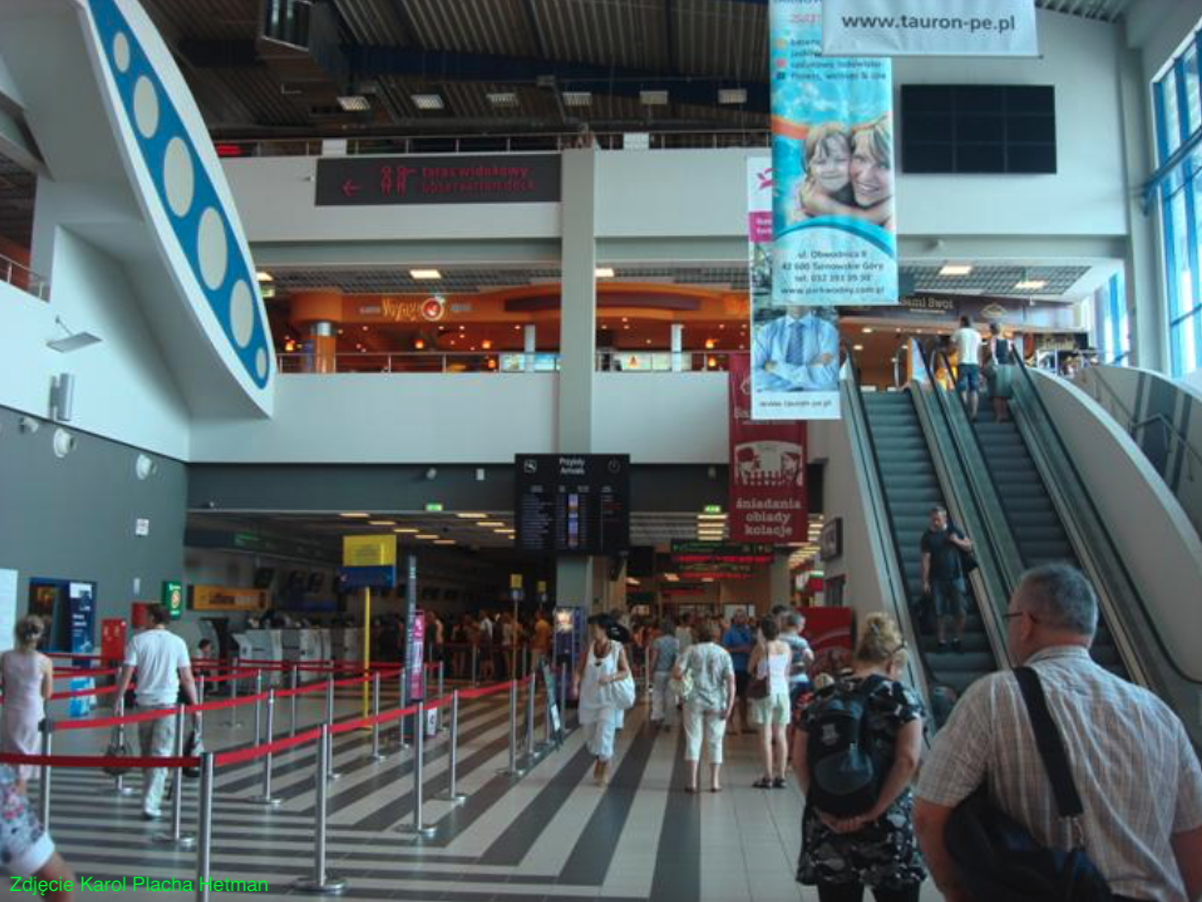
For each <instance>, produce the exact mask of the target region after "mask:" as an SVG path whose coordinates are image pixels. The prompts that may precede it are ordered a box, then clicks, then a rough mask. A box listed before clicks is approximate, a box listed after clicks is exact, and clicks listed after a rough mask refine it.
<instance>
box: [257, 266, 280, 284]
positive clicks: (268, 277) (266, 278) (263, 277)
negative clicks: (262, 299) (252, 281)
mask: <svg viewBox="0 0 1202 902" xmlns="http://www.w3.org/2000/svg"><path fill="white" fill-rule="evenodd" d="M255 278H256V279H257V280H258V281H259V282H274V281H275V276H273V275H272V274H271V273H269V272H268V271H267V270H265V269H260V270H259V271H258V272H257V273H255Z"/></svg>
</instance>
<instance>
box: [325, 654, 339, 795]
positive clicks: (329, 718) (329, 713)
mask: <svg viewBox="0 0 1202 902" xmlns="http://www.w3.org/2000/svg"><path fill="white" fill-rule="evenodd" d="M333 725H334V677H333V675H331V676H330V678H329V679H328V680H326V726H327V727H332V726H333ZM327 737H328V739H329V743H330V757H329V761H328V762H327V763H328V765H329V770H327V771H326V779H327V780H338V779H341V777H342V774H340V773H338V772H337V771H336V770H334V737H333V736H332V735H330V734H327Z"/></svg>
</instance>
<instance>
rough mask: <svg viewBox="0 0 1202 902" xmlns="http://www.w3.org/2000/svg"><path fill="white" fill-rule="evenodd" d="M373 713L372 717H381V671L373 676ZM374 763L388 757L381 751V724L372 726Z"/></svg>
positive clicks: (372, 757)
mask: <svg viewBox="0 0 1202 902" xmlns="http://www.w3.org/2000/svg"><path fill="white" fill-rule="evenodd" d="M371 713H372V717H379V716H380V671H378V670H377V671H376V672H375V673H373V674H372V676H371ZM368 757H369V758H371V760H372V761H382V760H383V759H384V758H385V757H386V756H385V755H384V753H383V752H381V751H380V722H379V721H378V720H377V721H375V722H374V723H373V724H372V725H371V754H370V755H369V756H368Z"/></svg>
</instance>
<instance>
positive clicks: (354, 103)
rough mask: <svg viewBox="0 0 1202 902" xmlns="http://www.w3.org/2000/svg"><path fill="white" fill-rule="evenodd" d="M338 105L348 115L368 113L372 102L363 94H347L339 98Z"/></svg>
mask: <svg viewBox="0 0 1202 902" xmlns="http://www.w3.org/2000/svg"><path fill="white" fill-rule="evenodd" d="M338 105H339V106H340V107H342V109H343V110H344V111H345V112H347V113H366V112H367V111H368V110H370V109H371V101H370V100H368V99H367V98H366V97H364V96H363V95H362V94H346V95H343V96H341V97H339V98H338Z"/></svg>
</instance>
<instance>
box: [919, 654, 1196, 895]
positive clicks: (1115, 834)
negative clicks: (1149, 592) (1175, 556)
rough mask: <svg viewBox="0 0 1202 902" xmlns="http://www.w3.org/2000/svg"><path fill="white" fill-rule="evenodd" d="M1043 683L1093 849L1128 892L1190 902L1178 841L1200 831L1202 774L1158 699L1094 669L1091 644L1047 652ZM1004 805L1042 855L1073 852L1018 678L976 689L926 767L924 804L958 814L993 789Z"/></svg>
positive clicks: (997, 678)
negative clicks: (977, 794) (970, 799)
mask: <svg viewBox="0 0 1202 902" xmlns="http://www.w3.org/2000/svg"><path fill="white" fill-rule="evenodd" d="M1026 663H1027V666H1029V667H1032V668H1033V669H1034V670H1035V671H1036V672H1037V673H1038V674H1039V679H1040V682H1041V683H1042V684H1043V689H1044V694H1045V695H1046V696H1047V699H1048V707H1049V708H1050V709H1051V712H1052V717H1053V718H1054V719H1055V721H1056V726H1057V727H1058V728H1059V730H1060V734H1061V736H1062V737H1063V739H1064V744H1065V748H1066V750H1067V752H1068V757H1069V759H1070V761H1071V764H1072V771H1073V781H1074V782H1075V783H1076V785H1077V792H1078V793H1079V794H1080V796H1081V801H1082V803H1083V805H1084V807H1085V814H1084V816H1083V818H1082V824H1083V827H1084V832H1085V850H1086V852H1087V853H1088V854H1089V857H1090V858H1092V859H1093V861H1094V863H1095V864H1096V865H1097V866H1098V868H1099V870H1101V872H1102V874H1103V875H1104V876H1105V877H1106V878H1107V880H1109V882H1110V887H1111V889H1112V890H1113V891H1114V892H1115V893H1116V894H1118V895H1122V896H1127V897H1130V898H1133V899H1146V900H1149V902H1153V900H1154V902H1189V900H1187V899H1186V896H1185V886H1184V885H1183V883H1182V879H1181V874H1180V872H1179V871H1178V868H1177V864H1176V859H1175V858H1174V857H1173V849H1172V846H1171V837H1172V836H1173V835H1175V834H1178V833H1185V832H1187V831H1190V830H1195V829H1197V828H1198V827H1200V826H1202V769H1200V768H1199V765H1198V758H1197V755H1196V754H1195V753H1194V749H1193V747H1192V746H1191V745H1190V741H1189V737H1188V736H1187V734H1186V732H1185V727H1184V726H1183V725H1182V723H1181V721H1180V720H1179V719H1178V718H1177V716H1176V715H1175V714H1174V713H1173V712H1172V711H1171V710H1170V709H1169V708H1168V706H1167V705H1165V704H1164V703H1163V702H1162V701H1161V700H1160V699H1158V698H1157V697H1156V696H1154V695H1152V693H1150V692H1148V691H1147V690H1145V689H1142V688H1140V687H1138V686H1135V685H1132V684H1131V683H1128V682H1126V681H1124V680H1122V679H1119V678H1118V677H1116V676H1114V675H1113V674H1111V673H1109V672H1108V671H1106V670H1105V669H1103V668H1102V667H1099V666H1098V665H1097V664H1095V663H1094V662H1093V661H1092V660H1091V659H1090V657H1089V654H1088V652H1087V651H1086V650H1085V649H1084V648H1081V647H1076V646H1063V647H1056V648H1046V649H1043V650H1042V651H1040V652H1038V653H1037V654H1034V655H1032V656H1031V657H1030V658H1029V659H1028V661H1027V662H1026ZM986 780H987V781H988V786H989V794H990V796H991V798H992V800H993V802H994V804H996V805H997V806H998V807H999V808H1001V809H1002V810H1003V811H1005V812H1006V813H1007V814H1009V815H1010V816H1011V817H1013V818H1015V819H1016V820H1017V821H1019V822H1020V823H1022V824H1024V825H1026V827H1027V829H1029V830H1030V831H1031V834H1032V836H1033V837H1034V838H1035V839H1036V840H1037V841H1038V842H1040V843H1041V844H1043V845H1044V846H1047V847H1050V848H1061V849H1068V848H1071V847H1072V844H1073V843H1072V829H1071V827H1070V825H1069V823H1068V822H1067V821H1064V820H1061V818H1060V816H1059V815H1058V813H1057V810H1056V801H1055V798H1054V796H1053V794H1052V788H1051V784H1050V782H1049V781H1048V777H1047V771H1046V770H1045V769H1044V766H1043V762H1042V760H1041V759H1040V757H1039V750H1038V749H1037V748H1036V745H1035V735H1034V732H1033V730H1032V729H1031V724H1030V721H1029V720H1028V718H1027V711H1026V705H1025V704H1024V702H1023V697H1022V692H1021V691H1020V690H1019V688H1018V681H1017V680H1016V679H1015V678H1014V675H1013V674H1012V673H1010V672H1005V673H995V674H992V675H991V676H989V677H986V678H985V679H981V680H978V681H977V682H976V683H974V684H973V685H972V686H971V687H970V688H969V689H968V691H967V692H966V693H965V694H964V697H963V698H962V699H961V700H960V702H959V704H957V705H956V707H955V709H954V710H953V711H952V716H951V718H950V719H949V720H948V722H947V726H945V727H944V728H943V729H942V730H941V731H940V732H939V735H938V736H937V737H936V741H935V745H934V748H933V749H932V751H931V754H930V756H929V757H928V759H927V761H926V762H925V763H924V764H923V768H922V774H921V776H920V778H919V783H918V796H919V797H920V798H922V799H925V800H926V801H928V802H931V803H934V804H936V805H943V806H946V807H949V808H950V807H954V806H956V805H958V804H959V803H960V802H961V801H963V800H964V799H965V798H966V797H967V796H968V795H969V794H971V793H972V792H973V791H974V790H975V789H976V788H977V787H978V786H980V785H981V784H982V782H984V781H986Z"/></svg>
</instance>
